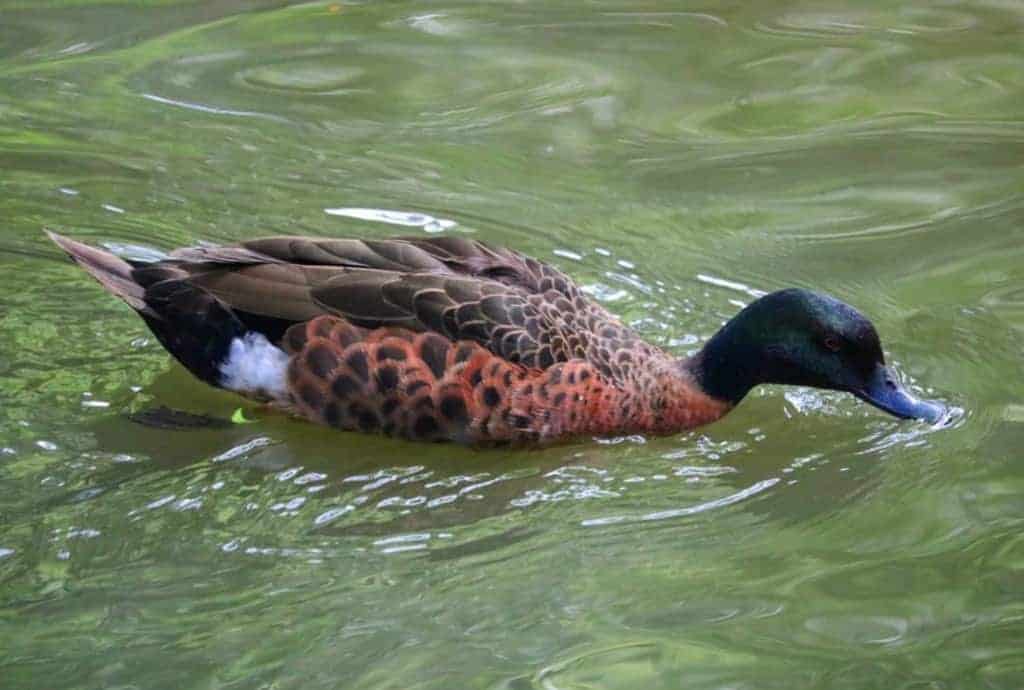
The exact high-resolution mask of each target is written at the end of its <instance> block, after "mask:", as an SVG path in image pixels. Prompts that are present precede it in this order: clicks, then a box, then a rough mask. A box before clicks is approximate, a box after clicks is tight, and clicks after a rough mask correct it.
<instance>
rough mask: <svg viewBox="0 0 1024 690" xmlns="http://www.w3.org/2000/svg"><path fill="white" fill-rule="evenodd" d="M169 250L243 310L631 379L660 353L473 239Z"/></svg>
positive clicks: (568, 289)
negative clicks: (587, 367) (431, 338)
mask: <svg viewBox="0 0 1024 690" xmlns="http://www.w3.org/2000/svg"><path fill="white" fill-rule="evenodd" d="M171 256H172V259H171V263H173V264H175V265H176V266H177V267H179V268H181V269H183V270H184V271H185V272H186V273H188V274H190V276H191V277H190V278H189V280H190V282H193V283H194V284H196V285H197V286H200V287H202V288H203V289H204V290H207V291H208V292H210V293H211V294H212V295H214V296H216V297H217V299H219V300H221V301H222V302H224V303H225V304H226V305H228V306H230V307H232V308H234V309H238V310H241V311H245V312H249V313H253V314H258V315H262V316H269V317H273V318H279V319H285V320H290V321H295V322H301V321H306V320H309V319H311V318H314V317H315V316H317V315H320V314H334V315H337V316H342V317H344V318H346V319H348V320H349V321H351V322H352V323H354V324H356V325H358V326H360V327H364V328H378V327H395V328H405V329H409V330H412V331H416V332H426V331H433V332H436V333H439V334H441V335H443V336H444V337H446V338H448V339H451V340H453V341H459V340H472V341H475V342H477V343H479V344H480V345H483V346H484V347H486V348H487V349H488V350H490V351H491V352H492V353H494V354H496V355H499V356H501V357H503V358H505V359H507V360H509V361H510V362H513V363H517V364H522V365H524V366H526V367H529V368H536V369H547V368H548V367H550V366H552V365H553V364H555V363H557V362H565V361H568V360H570V359H584V360H587V361H589V362H591V363H592V364H594V366H595V368H596V369H597V371H598V372H600V373H601V374H602V375H603V376H605V377H606V378H608V379H610V380H618V381H622V380H626V379H627V378H629V376H630V371H631V368H632V363H633V358H634V357H635V356H641V357H642V356H645V355H646V354H650V353H649V352H648V350H649V351H650V352H651V353H653V352H654V350H655V349H654V348H653V347H652V346H649V345H646V344H643V343H642V341H640V340H639V338H638V337H637V336H636V335H635V334H634V333H633V332H632V331H631V330H629V329H628V328H626V327H625V326H623V325H622V324H621V323H620V322H619V321H618V320H617V319H616V318H615V317H614V316H612V315H611V314H609V313H608V312H607V311H605V309H604V308H603V307H601V306H600V305H598V304H595V303H594V302H592V301H591V300H590V299H589V298H588V297H587V296H586V295H585V294H584V293H583V292H582V291H581V290H580V289H579V287H578V286H577V285H576V284H575V283H574V282H573V281H572V280H571V279H570V278H569V277H568V276H566V275H565V274H564V273H562V272H561V271H559V270H558V269H556V268H554V267H552V266H550V265H548V264H545V263H543V262H541V261H538V260H536V259H533V258H531V257H528V256H525V255H523V254H520V253H519V252H515V251H512V250H509V249H504V248H499V247H491V246H489V245H487V244H484V243H483V242H479V241H477V240H473V239H469V238H465V237H448V236H445V237H430V238H407V239H385V240H357V239H331V238H307V237H288V236H282V237H268V238H263V239H257V240H251V241H248V242H244V243H242V244H239V245H236V246H226V247H212V246H207V247H196V248H188V249H180V250H177V251H175V252H174V253H172V255H171ZM637 348H640V350H643V352H639V351H637Z"/></svg>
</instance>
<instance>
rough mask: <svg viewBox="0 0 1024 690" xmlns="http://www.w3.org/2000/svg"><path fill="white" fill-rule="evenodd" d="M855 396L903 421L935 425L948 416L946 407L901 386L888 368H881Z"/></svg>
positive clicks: (876, 370)
mask: <svg viewBox="0 0 1024 690" xmlns="http://www.w3.org/2000/svg"><path fill="white" fill-rule="evenodd" d="M853 394H854V395H856V396H857V397H858V398H860V399H861V400H863V401H864V402H866V403H869V404H871V405H874V406H875V407H877V408H878V409H880V410H884V411H885V412H888V413H889V414H891V415H893V416H895V417H900V418H901V419H921V420H924V421H926V422H928V423H929V424H935V423H936V422H938V421H939V420H941V419H942V418H943V417H945V416H946V406H945V405H943V404H942V403H940V402H937V401H934V400H921V399H920V398H916V397H914V396H913V395H911V394H910V393H909V392H908V391H907V389H905V388H904V387H903V386H901V385H900V382H899V379H897V378H896V375H895V374H894V373H893V372H892V371H891V370H890V369H889V368H888V367H884V366H879V367H878V368H877V369H875V373H874V374H873V375H872V377H871V380H870V381H869V382H868V384H867V385H866V386H865V387H864V388H863V389H861V390H855V391H853Z"/></svg>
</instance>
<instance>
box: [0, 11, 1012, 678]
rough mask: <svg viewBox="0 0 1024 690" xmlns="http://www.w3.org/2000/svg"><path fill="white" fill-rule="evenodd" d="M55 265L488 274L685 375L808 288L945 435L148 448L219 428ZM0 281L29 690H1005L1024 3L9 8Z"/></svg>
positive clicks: (1, 657) (248, 436)
mask: <svg viewBox="0 0 1024 690" xmlns="http://www.w3.org/2000/svg"><path fill="white" fill-rule="evenodd" d="M353 208H356V209H376V210H378V211H383V210H388V211H398V212H406V213H417V214H421V216H424V215H425V216H430V217H432V218H433V219H434V220H433V221H432V222H428V221H429V220H430V219H429V218H422V217H421V218H419V219H417V218H412V219H409V218H408V217H403V216H395V215H391V216H386V215H381V214H377V215H378V220H360V219H358V218H353V217H351V214H350V215H332V214H329V213H326V212H325V210H326V209H353ZM345 213H349V212H345ZM356 215H359V214H358V213H357V214H356ZM380 218H384V219H388V220H389V221H390V222H384V221H382V220H380ZM402 219H404V220H406V221H407V222H413V221H418V222H417V224H416V225H414V226H404V227H403V226H398V225H396V224H395V222H394V221H395V220H402ZM445 220H448V221H453V222H454V226H452V225H451V223H445V222H443V221H445ZM44 228H49V229H52V230H56V231H58V232H64V233H67V234H70V235H73V236H75V237H77V238H84V239H87V240H90V241H94V242H106V243H114V244H120V245H135V246H138V245H142V246H149V247H156V248H160V249H168V248H171V247H175V246H179V245H182V244H187V243H193V242H196V241H199V240H204V239H205V240H213V241H230V240H238V239H244V238H249V237H254V236H257V235H260V234H269V233H281V232H287V233H302V234H315V235H360V236H366V237H383V236H389V235H394V234H400V233H409V232H412V233H422V232H437V231H441V232H447V233H470V234H472V235H473V236H475V237H480V238H483V239H486V240H488V241H492V242H495V243H501V244H507V245H509V246H512V247H515V248H517V249H521V250H524V251H528V252H530V253H532V254H535V255H537V256H539V257H542V258H545V259H547V260H550V261H553V262H555V263H556V264H558V265H559V266H561V267H562V268H564V269H566V270H567V271H569V272H570V273H572V274H573V275H575V276H576V277H577V278H578V279H579V280H580V282H581V283H583V284H584V285H586V286H587V288H588V290H589V291H590V292H591V294H593V295H594V296H595V297H596V298H598V299H600V300H602V301H603V302H604V303H605V304H607V305H608V307H609V308H610V309H612V310H613V311H615V312H616V313H618V314H620V315H621V316H622V317H623V318H624V319H626V320H627V321H629V322H630V323H632V324H633V325H634V326H635V327H636V328H638V329H639V330H640V331H642V332H643V333H644V334H645V335H647V336H648V337H649V338H650V339H652V340H653V341H655V342H657V343H659V344H661V345H663V346H665V347H668V348H670V349H672V350H674V351H677V352H680V353H685V352H688V351H691V350H693V349H695V348H696V347H699V344H700V342H702V340H703V339H705V338H706V337H708V336H709V335H710V334H711V333H712V332H713V331H714V330H715V329H716V327H717V326H718V325H719V324H720V323H721V322H722V321H723V320H724V319H726V318H727V317H728V316H729V315H730V314H732V313H734V312H735V311H736V310H737V308H738V307H739V306H740V305H742V304H743V303H746V302H748V301H749V300H750V299H751V293H752V291H753V290H770V289H775V288H779V287H782V286H788V285H797V286H805V287H813V288H816V289H822V290H827V291H829V292H832V293H833V294H836V295H837V296H839V297H841V298H843V299H845V300H847V301H849V302H851V303H853V304H855V305H857V306H858V307H860V308H861V309H862V310H863V311H865V312H866V313H868V314H869V315H870V316H871V317H872V318H873V319H874V320H875V323H876V324H877V326H878V329H879V331H880V332H881V334H882V336H883V341H884V343H885V345H886V347H887V349H888V351H889V356H890V358H891V359H892V360H893V361H894V362H895V363H896V366H897V368H898V370H899V371H900V372H901V375H902V376H903V377H904V378H905V379H906V380H907V382H908V383H909V384H910V385H911V386H912V387H913V388H915V389H917V390H918V391H919V392H922V393H926V394H928V395H932V396H935V397H939V398H942V399H944V400H946V401H948V402H949V403H951V404H953V405H955V406H958V407H959V408H961V409H962V413H961V414H960V415H959V417H958V419H957V420H956V422H955V423H954V424H952V425H951V426H950V427H949V428H946V429H931V428H929V427H927V426H925V425H923V424H918V423H905V422H903V423H901V422H898V421H896V420H893V419H891V418H888V417H885V416H884V415H882V414H880V413H878V412H877V411H875V410H873V409H870V408H867V407H866V406H864V405H861V404H859V403H857V402H856V401H854V400H852V399H851V398H848V397H845V396H841V395H833V394H823V393H819V392H812V391H806V390H799V389H778V388H777V389H765V390H760V391H758V392H756V394H754V395H753V396H752V397H750V398H749V399H748V400H746V401H745V402H744V403H743V404H742V405H741V406H740V407H739V408H738V409H737V410H736V411H735V412H733V414H732V415H731V416H730V417H729V418H727V419H726V420H725V421H723V422H721V423H718V424H715V425H713V426H710V427H706V428H704V429H702V430H700V431H698V432H695V433H690V434H682V435H678V436H674V437H669V438H662V439H643V438H624V439H613V440H610V441H609V440H605V441H596V440H581V441H578V442H574V443H571V444H568V445H562V446H558V447H554V448H548V449H544V450H539V451H508V450H496V451H487V452H480V451H473V450H467V449H463V448H458V447H453V446H425V445H415V444H408V443H402V442H395V441H388V440H384V439H378V438H373V437H364V436H359V435H353V434H340V433H337V432H331V431H327V430H323V429H321V428H318V427H314V426H312V425H309V424H305V423H301V422H297V421H289V420H286V419H281V418H275V417H272V416H266V415H261V414H260V413H259V412H258V411H253V410H247V414H248V415H249V416H251V417H255V418H256V421H255V422H254V423H251V424H242V425H234V426H232V427H230V428H227V429H207V430H199V431H179V432H172V431H161V430H155V429H150V428H146V427H142V426H139V425H138V424H135V423H133V422H131V421H129V420H128V419H127V415H128V414H129V413H131V412H134V411H139V410H145V409H148V408H152V407H155V406H157V405H161V404H165V405H171V406H173V407H176V408H179V409H183V410H188V411H192V412H197V413H204V414H210V415H216V416H223V417H227V416H230V415H231V413H232V412H233V411H234V410H235V409H236V408H237V407H238V405H239V403H238V401H237V400H235V399H233V398H231V397H230V396H228V395H225V394H221V393H218V392H216V391H212V390H209V389H206V388H204V387H203V386H202V385H200V384H198V383H196V382H194V381H193V380H191V379H190V378H189V377H188V376H187V374H186V373H185V372H184V371H183V370H182V369H180V368H179V367H177V366H176V365H172V364H171V363H170V361H169V357H168V356H167V355H166V354H165V353H164V352H163V351H162V350H161V348H160V347H159V346H158V345H157V343H156V342H155V341H154V339H153V338H152V337H151V336H150V334H149V333H148V332H147V331H146V329H145V327H144V326H143V324H142V322H141V321H140V320H139V319H138V318H136V317H135V316H134V315H133V314H132V313H131V312H130V310H129V309H127V308H126V307H125V306H124V305H121V304H119V303H118V302H117V301H116V300H114V299H112V298H110V297H109V296H107V295H105V294H103V293H102V291H101V290H100V289H99V288H98V287H97V286H96V285H95V284H94V283H93V282H92V281H90V280H89V279H88V278H87V277H86V276H85V275H84V274H83V273H82V272H81V271H79V270H78V269H76V268H75V267H73V266H72V265H70V264H68V263H67V262H65V261H63V260H61V259H60V257H59V256H58V253H57V251H56V249H55V248H54V247H53V246H51V245H49V244H48V242H47V241H46V240H45V239H44V237H43V235H42V231H43V229H44ZM128 249H129V251H134V252H136V253H138V252H139V251H140V250H139V249H137V248H136V249H132V248H131V247H128ZM0 276H2V277H0V382H2V385H0V688H3V689H4V690H7V689H11V690H15V689H18V690H34V689H39V690H42V689H51V688H125V689H127V688H133V689H145V690H154V689H159V688H175V689H177V688H203V689H206V688H254V689H255V688H266V689H274V690H284V689H292V688H294V689H296V690H298V689H302V690H312V689H317V688H346V689H350V688H351V689H368V688H381V689H384V688H388V689H407V688H443V689H457V690H461V689H463V688H465V689H476V688H494V689H503V690H525V689H527V688H538V689H540V688H543V689H547V690H552V689H556V688H557V689H559V690H568V689H583V688H587V689H591V690H593V689H604V688H631V689H632V688H641V689H645V690H646V689H656V688H687V689H688V690H689V689H694V688H723V689H724V688H729V689H734V690H735V689H748V688H749V689H753V688H758V689H760V688H778V689H779V690H789V689H791V688H823V689H824V688H829V689H833V688H850V689H857V690H861V689H865V688H878V689H880V690H891V689H895V688H906V689H911V688H912V689H915V690H925V689H928V690H939V689H943V690H945V689H951V688H969V689H978V688H1006V689H1008V690H1009V689H1018V688H1021V687H1024V653H1022V651H1021V650H1022V648H1024V596H1022V595H1024V469H1022V468H1024V464H1022V458H1021V450H1020V449H1021V447H1022V445H1024V400H1022V398H1021V385H1022V361H1024V351H1022V350H1024V348H1022V346H1021V338H1022V331H1024V6H1022V5H1021V4H1019V3H1014V2H996V1H994V0H992V1H989V2H972V3H964V2H959V3H958V2H944V3H934V2H925V1H924V0H915V1H914V2H902V3H896V2H891V3H883V2H877V1H876V2H862V3H858V4H852V3H839V2H831V3H798V2H791V3H785V2H757V3H739V2H734V3H728V2H723V3H714V2H707V3H684V2H667V1H666V2H657V1H651V2H641V3H630V2H624V1H623V2H618V3H616V2H610V1H609V2H600V1H594V2H572V3H569V2H554V1H546V2H541V1H535V2H491V3H472V2H461V3H460V2H451V1H444V0H442V1H439V2H367V3H350V2H342V3H338V4H335V5H331V4H323V3H313V4H295V5H289V3H286V2H260V1H258V0H250V1H244V0H218V1H212V2H195V3H174V2H160V1H151V2H143V1H141V0H138V1H135V2H117V1H115V0H110V1H108V2H93V1H91V0H68V1H63V2H62V1H58V0H39V1H33V2H27V1H23V0H2V1H0Z"/></svg>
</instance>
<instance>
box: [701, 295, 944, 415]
mask: <svg viewBox="0 0 1024 690" xmlns="http://www.w3.org/2000/svg"><path fill="white" fill-rule="evenodd" d="M689 368H690V369H691V371H692V373H693V374H694V376H695V377H696V378H697V381H698V383H699V384H700V386H701V388H703V389H704V391H705V392H706V393H708V394H710V395H712V396H713V397H716V398H718V399H721V400H727V401H729V402H731V403H737V402H739V401H740V399H741V398H743V396H744V395H746V394H747V392H749V391H750V389H751V388H753V387H754V386H757V385H759V384H762V383H781V384H791V385H796V386H812V387H814V388H827V389H831V390H839V391H846V392H847V393H852V394H853V395H855V396H857V397H858V398H860V399H861V400H863V401H865V402H867V403H870V404H871V405H874V406H875V407H877V408H879V409H881V410H884V411H886V412H888V413H889V414H891V415H895V416H896V417H901V418H904V419H912V418H913V419H923V420H926V421H928V422H933V423H934V422H937V421H938V420H939V419H941V418H942V416H943V415H944V414H945V408H944V407H943V406H942V405H941V404H939V403H937V402H930V401H926V400H919V399H918V398H915V397H914V396H913V395H911V394H910V393H909V392H907V391H906V389H904V388H903V387H902V386H901V385H900V383H899V380H898V379H897V378H896V376H895V374H894V373H893V372H892V370H891V369H889V368H888V367H887V366H885V358H884V356H883V355H882V344H881V343H880V342H879V340H878V333H877V332H876V331H875V327H874V326H873V325H872V324H871V322H870V321H868V319H867V318H866V317H865V316H864V315H863V314H861V313H860V312H859V311H857V310H856V309H854V308H853V307H851V306H850V305H848V304H845V303H844V302H841V301H839V300H837V299H835V298H834V297H829V296H828V295H823V294H820V293H816V292H811V291H809V290H801V289H795V288H794V289H788V290H780V291H779V292H773V293H771V294H769V295H766V296H764V297H761V298H760V299H758V300H757V301H755V302H753V303H752V304H750V305H748V306H747V307H746V308H744V309H743V310H742V311H741V312H740V313H739V314H737V315H736V316H735V317H733V319H732V320H730V321H729V323H727V324H726V325H725V326H723V327H722V329H721V330H720V331H719V332H718V333H716V334H715V335H714V336H713V337H712V338H711V340H709V341H708V343H707V345H706V346H705V347H704V349H703V350H701V352H700V353H698V354H697V355H696V356H695V357H694V358H693V359H692V360H690V363H689Z"/></svg>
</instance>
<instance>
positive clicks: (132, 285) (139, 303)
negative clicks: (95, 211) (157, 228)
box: [46, 232, 246, 386]
mask: <svg viewBox="0 0 1024 690" xmlns="http://www.w3.org/2000/svg"><path fill="white" fill-rule="evenodd" d="M46 234H47V235H49V237H50V239H51V240H53V241H54V242H56V243H57V245H58V246H59V247H60V248H61V249H63V250H64V251H66V252H67V253H68V255H70V256H71V258H72V259H74V260H75V262H76V263H77V264H78V265H79V266H81V267H82V268H84V269H85V270H86V271H88V273H89V274H90V275H91V276H92V277H93V278H95V279H96V280H98V281H99V282H100V284H101V285H102V286H103V287H105V288H106V289H107V290H108V291H109V292H111V293H112V294H114V295H116V296H117V297H120V298H121V299H122V300H124V301H125V302H127V303H128V304H129V305H130V306H131V307H132V308H133V309H135V310H136V311H137V312H139V315H140V316H141V317H142V318H143V319H144V320H145V322H146V325H148V326H149V329H150V330H151V331H153V335H155V336H156V337H157V340H159V341H160V344H161V345H163V346H164V348H165V349H166V350H167V351H168V352H170V353H171V354H172V355H174V357H175V359H177V360H178V361H179V362H181V363H182V365H184V367H185V368H186V369H188V370H189V371H190V372H192V374H193V375H195V376H196V377H198V378H199V379H201V380H203V381H205V382H206V383H209V384H210V385H213V386H220V378H221V374H220V365H221V364H222V363H223V361H224V359H225V358H226V357H227V355H228V352H229V350H230V348H231V341H232V340H233V339H234V338H237V337H240V336H242V335H244V334H245V332H246V328H245V326H244V325H243V324H242V322H241V321H239V319H238V317H237V316H235V314H234V312H232V311H231V309H229V308H228V307H227V306H225V305H224V304H223V303H221V302H220V301H219V300H218V299H217V298H215V297H214V296H213V295H211V294H210V293H208V292H206V291H205V290H203V289H202V288H199V287H196V286H195V285H193V284H192V283H190V282H189V280H188V274H187V273H185V272H184V271H182V270H181V269H179V268H177V267H174V266H173V265H169V266H164V265H161V264H149V265H147V266H145V267H142V268H139V269H135V268H134V267H132V265H131V264H129V263H128V262H127V261H125V260H123V259H120V258H118V257H117V256H114V255H113V254H111V253H110V252H107V251H104V250H102V249H97V248H96V247H91V246H89V245H87V244H83V243H81V242H76V241H75V240H71V239H68V238H67V237H62V236H61V235H58V234H56V233H53V232H47V233H46ZM140 279H141V282H140Z"/></svg>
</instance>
